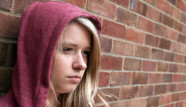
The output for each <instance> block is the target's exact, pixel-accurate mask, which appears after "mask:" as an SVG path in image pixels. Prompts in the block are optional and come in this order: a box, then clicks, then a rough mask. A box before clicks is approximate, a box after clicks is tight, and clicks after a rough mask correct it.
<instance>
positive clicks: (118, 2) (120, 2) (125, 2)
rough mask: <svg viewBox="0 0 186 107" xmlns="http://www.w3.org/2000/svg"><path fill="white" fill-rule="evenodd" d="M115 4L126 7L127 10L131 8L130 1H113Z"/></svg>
mask: <svg viewBox="0 0 186 107" xmlns="http://www.w3.org/2000/svg"><path fill="white" fill-rule="evenodd" d="M112 1H113V2H115V3H117V4H119V5H122V6H124V7H125V8H128V6H129V0H112Z"/></svg>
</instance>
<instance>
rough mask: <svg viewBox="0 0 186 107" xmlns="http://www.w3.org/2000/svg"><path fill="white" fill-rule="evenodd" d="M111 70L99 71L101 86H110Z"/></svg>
mask: <svg viewBox="0 0 186 107" xmlns="http://www.w3.org/2000/svg"><path fill="white" fill-rule="evenodd" d="M109 77H110V73H109V72H100V73H99V87H103V86H108V84H109Z"/></svg>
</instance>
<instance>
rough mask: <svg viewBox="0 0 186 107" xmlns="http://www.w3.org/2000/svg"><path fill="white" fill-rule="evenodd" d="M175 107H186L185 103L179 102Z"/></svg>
mask: <svg viewBox="0 0 186 107" xmlns="http://www.w3.org/2000/svg"><path fill="white" fill-rule="evenodd" d="M175 107H184V106H183V102H178V103H176V104H175Z"/></svg>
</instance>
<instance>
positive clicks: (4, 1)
mask: <svg viewBox="0 0 186 107" xmlns="http://www.w3.org/2000/svg"><path fill="white" fill-rule="evenodd" d="M0 8H1V9H4V10H9V11H10V10H11V9H12V0H1V2H0Z"/></svg>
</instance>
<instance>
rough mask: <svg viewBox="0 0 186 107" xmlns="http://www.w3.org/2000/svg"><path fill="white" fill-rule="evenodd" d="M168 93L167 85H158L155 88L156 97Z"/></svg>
mask: <svg viewBox="0 0 186 107" xmlns="http://www.w3.org/2000/svg"><path fill="white" fill-rule="evenodd" d="M164 93H166V85H156V86H155V93H154V94H155V95H157V94H164Z"/></svg>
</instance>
